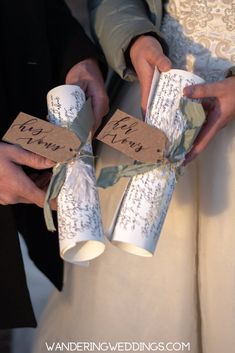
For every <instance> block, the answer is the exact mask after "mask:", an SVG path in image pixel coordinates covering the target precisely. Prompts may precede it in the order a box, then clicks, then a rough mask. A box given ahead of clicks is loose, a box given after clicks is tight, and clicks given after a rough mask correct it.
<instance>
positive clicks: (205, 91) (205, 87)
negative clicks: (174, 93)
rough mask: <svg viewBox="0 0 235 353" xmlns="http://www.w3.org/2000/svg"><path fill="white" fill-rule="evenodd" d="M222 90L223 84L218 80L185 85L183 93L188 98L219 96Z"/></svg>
mask: <svg viewBox="0 0 235 353" xmlns="http://www.w3.org/2000/svg"><path fill="white" fill-rule="evenodd" d="M223 92H224V86H223V84H222V83H220V82H216V83H204V84H199V85H193V86H187V87H185V88H184V91H183V93H184V95H185V96H186V97H188V98H208V97H218V96H221V95H222V94H223Z"/></svg>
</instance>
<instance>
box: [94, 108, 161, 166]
mask: <svg viewBox="0 0 235 353" xmlns="http://www.w3.org/2000/svg"><path fill="white" fill-rule="evenodd" d="M97 139H98V140H99V141H102V142H104V143H106V144H107V145H109V146H111V147H113V148H115V149H117V150H118V151H120V152H122V153H124V154H126V155H127V156H129V157H131V158H133V159H134V160H137V161H140V162H144V163H155V162H157V161H160V160H162V159H163V158H164V154H165V149H166V143H167V137H166V135H165V134H164V133H163V132H162V131H161V130H159V129H157V128H156V127H153V126H150V125H148V124H146V123H144V122H143V121H141V120H138V119H136V118H134V117H133V116H131V115H128V114H127V113H125V112H123V111H121V110H117V111H116V112H115V113H114V115H113V116H112V118H111V119H110V120H109V121H108V123H107V124H106V125H105V127H104V128H103V130H102V131H101V132H100V133H99V135H98V136H97Z"/></svg>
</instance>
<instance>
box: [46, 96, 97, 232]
mask: <svg viewBox="0 0 235 353" xmlns="http://www.w3.org/2000/svg"><path fill="white" fill-rule="evenodd" d="M93 124H94V115H93V111H92V107H91V99H90V98H89V99H88V100H87V101H86V102H85V103H84V105H83V107H82V109H81V110H80V111H79V112H78V113H77V116H76V118H75V119H74V121H73V122H72V124H71V125H70V126H69V127H68V128H69V129H70V130H72V131H73V132H74V133H75V134H76V135H77V137H78V138H79V140H80V142H81V145H80V146H79V148H78V150H77V156H76V157H78V155H79V158H81V159H83V161H84V162H85V163H89V162H90V163H91V159H92V158H93V156H92V155H89V154H86V153H81V149H82V147H83V146H84V145H85V144H86V142H87V140H88V138H89V137H90V132H91V128H92V126H93ZM76 157H73V158H76ZM70 161H71V160H68V161H65V162H63V163H58V164H57V165H56V166H55V167H54V168H53V174H52V177H51V180H50V184H49V186H48V189H47V192H46V197H45V202H44V209H43V211H44V219H45V222H46V226H47V229H48V230H49V231H51V232H54V231H55V230H56V228H55V225H54V221H53V216H52V210H51V206H50V201H51V200H52V199H55V198H56V197H57V196H58V194H59V192H60V189H61V187H62V185H63V184H64V181H65V177H66V168H67V163H68V162H70ZM91 164H92V163H91Z"/></svg>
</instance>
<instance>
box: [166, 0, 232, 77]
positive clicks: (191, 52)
mask: <svg viewBox="0 0 235 353" xmlns="http://www.w3.org/2000/svg"><path fill="white" fill-rule="evenodd" d="M165 10H166V15H165V17H164V20H163V25H162V32H163V33H164V36H165V37H166V40H167V42H168V45H169V56H170V58H171V60H172V62H173V66H174V67H175V68H181V69H186V70H189V71H193V72H194V73H196V74H198V75H199V76H201V77H203V78H204V79H205V80H206V81H215V80H218V79H220V78H222V77H223V76H224V72H225V71H226V70H227V69H228V68H229V67H231V65H234V64H235V0H217V1H214V0H192V1H190V0H169V1H167V3H166V5H165Z"/></svg>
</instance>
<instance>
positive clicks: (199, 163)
mask: <svg viewBox="0 0 235 353" xmlns="http://www.w3.org/2000/svg"><path fill="white" fill-rule="evenodd" d="M165 6H166V11H167V15H165V17H164V21H163V25H162V31H163V33H164V35H165V36H166V39H167V42H168V44H169V48H170V57H171V60H172V61H173V66H174V68H180V69H186V70H189V71H193V72H194V73H196V74H197V75H199V76H201V77H202V78H204V79H205V80H206V81H208V80H209V81H215V80H218V79H222V78H223V77H224V73H225V70H226V69H227V68H229V67H230V66H232V65H234V64H235V45H234V44H235V1H230V0H219V1H214V0H193V1H187V0H185V1H182V0H181V1H179V0H170V1H169V2H168V3H167V4H166V5H165ZM137 99H138V85H137V84H131V85H130V84H126V85H125V87H124V88H123V91H122V92H121V93H120V94H119V96H118V97H117V102H116V104H117V106H118V107H119V108H120V109H123V110H125V111H126V112H128V113H130V114H133V115H135V116H136V115H138V114H140V113H139V112H138V111H137V104H136V102H137ZM234 150H235V124H234V123H231V124H230V125H229V126H228V127H226V128H225V129H223V130H221V131H220V132H219V133H218V135H217V136H216V137H215V139H214V140H213V142H212V143H211V144H210V145H209V147H208V148H207V149H206V151H205V152H204V153H203V154H202V155H201V156H200V157H199V158H198V159H197V160H196V161H195V162H193V163H191V165H189V166H188V167H187V168H186V170H185V173H184V175H183V176H182V177H181V178H180V180H179V182H178V184H177V186H176V190H175V193H174V196H173V199H172V202H171V205H170V208H169V211H168V214H167V217H166V221H165V224H164V226H163V231H162V233H161V236H160V240H159V242H158V245H157V250H156V253H155V256H154V257H153V258H141V257H137V256H134V255H131V254H128V253H125V252H123V251H121V250H120V249H117V248H115V247H114V246H111V245H109V244H108V245H107V249H106V251H105V253H104V254H103V255H102V256H101V257H99V258H97V259H95V260H94V261H92V262H91V263H90V266H89V267H87V268H81V267H79V266H73V265H69V264H67V265H66V281H65V287H64V291H63V292H62V294H61V293H58V292H55V293H54V294H53V296H52V297H51V299H50V301H49V303H48V305H47V308H46V311H45V313H44V316H43V319H42V321H41V323H40V326H39V329H38V336H37V340H36V343H35V347H34V351H33V352H34V353H42V352H45V342H48V343H50V342H54V341H55V342H69V341H75V342H78V341H80V342H81V341H88V342H91V341H92V342H104V341H105V342H118V341H122V342H123V341H128V342H131V341H135V342H146V343H147V342H164V343H165V344H166V343H168V342H190V352H191V353H221V352H223V353H232V352H233V351H234V347H235V256H234V253H235V198H234V193H235V159H234ZM107 208H108V205H107ZM185 351H186V350H185Z"/></svg>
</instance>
